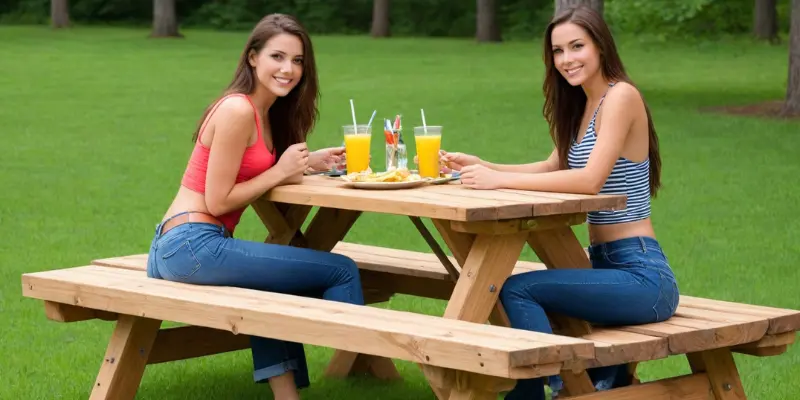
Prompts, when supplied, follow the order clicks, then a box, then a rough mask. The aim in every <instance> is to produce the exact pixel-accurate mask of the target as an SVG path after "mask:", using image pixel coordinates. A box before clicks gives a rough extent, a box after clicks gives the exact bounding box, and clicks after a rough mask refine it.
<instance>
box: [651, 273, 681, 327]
mask: <svg viewBox="0 0 800 400" xmlns="http://www.w3.org/2000/svg"><path fill="white" fill-rule="evenodd" d="M679 300H680V296H679V294H678V285H677V284H676V283H675V280H674V279H672V277H670V276H666V275H661V285H660V287H659V294H658V301H656V304H655V305H653V310H654V311H655V312H656V319H657V320H658V321H657V322H661V321H666V320H668V319H670V318H672V316H673V315H675V311H676V310H677V309H678V302H679Z"/></svg>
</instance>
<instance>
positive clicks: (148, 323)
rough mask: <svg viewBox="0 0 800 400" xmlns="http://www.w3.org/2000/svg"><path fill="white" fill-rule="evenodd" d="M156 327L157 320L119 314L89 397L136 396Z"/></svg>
mask: <svg viewBox="0 0 800 400" xmlns="http://www.w3.org/2000/svg"><path fill="white" fill-rule="evenodd" d="M160 326H161V321H159V320H154V319H150V318H142V317H134V316H132V315H120V316H119V319H117V325H116V327H115V328H114V333H113V334H112V335H111V340H110V341H109V342H108V348H107V349H106V355H105V357H104V358H103V364H102V365H101V367H100V372H99V373H98V374H97V381H96V382H95V384H94V387H93V388H92V394H91V396H90V397H89V398H90V399H91V400H100V399H114V400H126V399H133V398H134V397H135V396H136V391H137V390H138V389H139V383H140V382H141V380H142V375H144V368H145V366H146V365H147V359H148V357H149V356H150V350H151V349H152V348H153V343H154V342H155V339H156V335H157V334H158V328H159V327H160Z"/></svg>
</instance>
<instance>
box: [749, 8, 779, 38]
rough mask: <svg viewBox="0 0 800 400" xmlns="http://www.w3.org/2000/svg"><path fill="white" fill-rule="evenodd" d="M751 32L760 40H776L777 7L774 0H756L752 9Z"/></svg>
mask: <svg viewBox="0 0 800 400" xmlns="http://www.w3.org/2000/svg"><path fill="white" fill-rule="evenodd" d="M753 34H754V35H755V36H756V38H758V39H761V40H769V41H770V42H771V43H777V42H778V8H777V1H776V0H756V1H755V10H754V11H753Z"/></svg>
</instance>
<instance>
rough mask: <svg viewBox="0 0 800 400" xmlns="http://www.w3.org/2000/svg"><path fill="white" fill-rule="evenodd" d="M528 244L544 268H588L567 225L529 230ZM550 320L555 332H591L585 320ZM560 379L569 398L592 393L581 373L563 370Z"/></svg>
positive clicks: (587, 380) (573, 333)
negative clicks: (541, 229)
mask: <svg viewBox="0 0 800 400" xmlns="http://www.w3.org/2000/svg"><path fill="white" fill-rule="evenodd" d="M528 244H529V245H530V246H531V248H532V249H533V251H534V252H535V253H536V255H537V256H538V257H539V259H540V260H541V261H542V262H543V263H544V264H545V265H546V266H547V268H550V269H554V268H591V263H590V262H589V259H588V258H587V256H586V252H585V251H584V250H583V247H581V244H580V242H579V241H578V238H577V237H575V234H574V233H573V232H572V228H570V227H569V226H562V227H556V228H553V229H548V230H543V231H532V232H531V233H530V235H529V236H528ZM550 319H551V320H552V321H553V322H554V323H555V325H557V330H558V333H562V334H566V335H569V336H573V337H582V336H584V335H586V334H588V333H590V332H591V326H590V325H589V324H588V323H587V322H585V321H581V320H578V319H575V318H568V317H564V316H559V315H551V316H550ZM561 378H562V379H563V380H564V389H565V391H566V392H567V393H566V394H567V395H569V396H577V395H580V394H585V393H591V392H594V391H595V388H594V385H593V384H592V381H591V379H590V378H589V374H587V373H586V371H585V370H583V371H579V372H577V373H576V372H573V371H567V370H564V371H562V373H561Z"/></svg>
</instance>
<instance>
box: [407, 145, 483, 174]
mask: <svg viewBox="0 0 800 400" xmlns="http://www.w3.org/2000/svg"><path fill="white" fill-rule="evenodd" d="M480 163H481V159H480V158H478V157H476V156H473V155H470V154H464V153H448V152H446V151H444V150H439V165H440V166H441V168H440V169H441V171H442V172H444V173H447V172H450V171H461V168H464V167H466V166H467V165H475V164H480ZM414 164H417V165H419V156H414Z"/></svg>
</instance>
